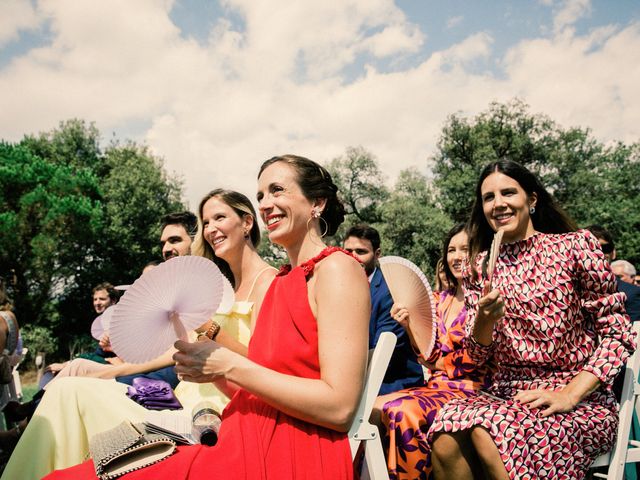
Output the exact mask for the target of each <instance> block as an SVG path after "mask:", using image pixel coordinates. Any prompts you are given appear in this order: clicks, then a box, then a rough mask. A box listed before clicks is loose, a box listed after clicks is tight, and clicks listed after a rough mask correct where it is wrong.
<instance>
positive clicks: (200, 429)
mask: <svg viewBox="0 0 640 480" xmlns="http://www.w3.org/2000/svg"><path fill="white" fill-rule="evenodd" d="M191 418H192V423H193V427H192V434H193V437H194V438H195V439H196V441H197V442H200V443H201V444H203V445H208V446H210V447H211V446H213V445H215V444H216V442H217V441H218V430H220V422H221V421H222V420H221V419H220V414H219V413H218V412H217V411H216V409H215V406H214V405H213V403H211V402H207V401H203V402H200V403H198V404H197V405H196V406H195V407H193V410H192V411H191Z"/></svg>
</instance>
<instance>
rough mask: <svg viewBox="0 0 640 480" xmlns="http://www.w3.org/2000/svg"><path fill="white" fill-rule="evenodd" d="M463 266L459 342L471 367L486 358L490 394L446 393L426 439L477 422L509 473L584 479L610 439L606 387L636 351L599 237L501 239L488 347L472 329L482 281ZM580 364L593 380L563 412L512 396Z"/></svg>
mask: <svg viewBox="0 0 640 480" xmlns="http://www.w3.org/2000/svg"><path fill="white" fill-rule="evenodd" d="M483 257H484V255H483V256H481V258H478V264H477V265H476V268H478V269H479V266H480V264H481V262H482V260H483ZM467 266H468V265H467ZM478 271H480V270H478ZM468 273H469V272H468V268H467V272H466V275H465V282H464V287H465V297H466V298H465V303H466V304H467V309H468V312H469V313H468V315H469V319H468V322H467V336H466V338H465V345H466V346H467V351H468V353H469V355H470V356H471V357H472V358H473V360H474V361H475V362H476V363H477V364H478V365H483V364H485V363H486V362H487V361H489V360H492V361H493V363H494V365H495V370H494V372H493V378H492V383H491V386H490V388H489V392H490V393H491V394H493V396H495V397H497V398H491V397H490V396H487V395H482V394H480V395H478V396H476V397H473V398H467V399H460V400H453V401H451V402H450V403H448V404H447V405H445V406H444V407H443V408H442V410H440V413H439V415H438V417H437V418H436V420H435V422H434V424H433V426H432V428H431V431H430V438H431V439H432V438H433V435H434V434H435V433H437V432H458V431H462V430H467V429H470V428H472V427H476V426H480V427H483V428H485V429H486V430H487V431H488V432H489V433H490V435H491V436H492V438H493V441H494V442H495V444H496V446H497V447H498V451H499V453H500V456H501V458H502V461H503V463H504V465H505V467H506V470H507V472H508V474H509V478H511V479H525V478H554V479H580V478H584V476H585V475H586V473H587V470H588V468H589V466H590V464H591V463H592V462H593V460H594V458H595V457H597V456H598V455H600V454H601V453H605V452H607V451H608V450H610V449H611V447H612V445H613V442H614V440H615V435H616V429H617V426H618V405H617V403H616V400H615V398H614V395H613V393H612V391H611V385H612V382H613V379H614V378H615V376H616V375H617V374H618V372H619V371H620V369H621V367H622V366H623V365H624V363H625V361H626V359H627V358H628V356H629V355H630V353H632V352H633V350H634V349H635V339H634V338H633V334H632V333H631V330H630V328H631V324H630V320H629V317H628V316H627V315H626V313H625V310H624V300H625V296H624V294H622V293H617V288H616V281H615V277H614V275H613V274H612V272H611V269H610V267H609V264H608V262H607V261H606V259H605V257H604V256H603V254H602V252H601V250H600V246H599V244H598V241H597V240H596V238H595V237H594V236H593V235H592V234H591V233H590V232H588V231H583V230H580V231H577V232H570V233H563V234H544V233H536V234H535V235H533V236H532V237H529V238H526V239H524V240H520V241H517V242H514V243H510V244H506V245H502V246H501V247H500V252H499V256H498V260H497V263H496V267H495V270H494V277H493V288H497V289H499V290H500V293H501V295H502V298H503V299H504V303H505V308H504V311H505V315H504V317H502V318H501V319H500V320H498V321H497V322H496V325H495V327H494V331H493V342H492V343H491V344H490V345H488V346H483V345H480V344H478V343H477V342H475V341H474V339H473V336H471V335H470V332H472V331H473V325H474V322H475V313H476V311H477V304H478V299H479V298H480V292H481V285H482V283H483V282H482V281H478V282H473V281H472V279H471V276H470V275H468ZM581 371H586V372H590V373H592V374H593V375H595V376H596V377H597V378H598V379H599V380H600V382H601V385H600V387H599V388H598V389H597V390H596V391H595V392H593V393H592V394H591V395H589V396H588V397H586V398H585V399H584V400H582V401H581V402H580V403H579V404H578V405H577V407H576V408H575V409H574V410H573V411H571V412H567V413H556V414H552V415H550V416H548V417H545V418H541V417H539V416H538V413H539V411H540V409H537V408H529V407H528V406H526V405H522V404H520V403H518V402H516V401H514V400H513V397H514V395H516V394H517V393H518V391H519V390H529V389H537V388H543V389H549V390H555V391H557V390H562V389H563V387H564V386H565V385H567V384H568V383H569V382H570V381H571V380H572V379H573V378H574V377H575V376H576V375H577V374H578V373H579V372H581Z"/></svg>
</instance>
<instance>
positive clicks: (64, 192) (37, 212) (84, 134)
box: [0, 120, 184, 356]
mask: <svg viewBox="0 0 640 480" xmlns="http://www.w3.org/2000/svg"><path fill="white" fill-rule="evenodd" d="M99 140H100V138H99V133H98V131H97V129H96V128H95V126H94V125H92V124H89V125H88V124H86V123H85V122H83V121H80V120H70V121H68V122H63V123H61V124H60V126H59V127H58V128H57V129H54V130H52V131H50V132H46V133H42V134H40V135H38V136H26V137H25V138H24V139H23V140H22V141H21V142H20V143H19V144H17V145H12V144H8V143H3V144H0V187H2V189H1V190H2V193H0V207H2V208H1V209H0V228H1V231H0V249H1V250H2V251H1V252H0V275H5V276H7V277H9V279H10V280H12V290H13V296H14V300H15V303H16V312H17V315H18V317H19V321H20V322H21V323H22V324H23V325H24V324H30V325H33V326H35V325H39V326H43V327H47V328H49V329H50V330H51V331H52V332H53V335H54V336H55V337H56V338H57V339H58V341H59V345H58V349H59V354H60V355H63V356H64V355H65V352H64V351H63V346H64V345H67V346H68V345H74V344H75V343H77V342H75V340H74V339H75V338H77V337H78V336H79V335H82V334H86V333H87V330H88V328H89V322H90V320H91V319H92V318H93V316H94V315H93V313H92V311H91V302H90V294H91V288H92V286H93V285H95V284H97V283H100V282H103V281H110V282H112V283H114V284H118V283H130V282H132V281H133V280H134V279H135V278H136V277H138V276H139V274H140V271H141V269H142V267H143V266H144V265H145V264H146V263H147V262H148V261H149V260H151V259H153V258H158V257H159V247H158V238H159V219H160V217H161V216H162V215H164V214H166V213H168V212H170V211H176V210H183V209H184V205H183V203H182V201H181V182H180V181H179V180H178V179H176V178H174V177H171V176H169V175H167V174H166V172H165V171H164V169H163V166H162V161H161V159H159V158H157V157H154V156H153V155H152V154H151V153H150V152H149V151H148V149H147V148H146V147H143V146H139V145H136V144H135V143H132V142H126V143H123V144H120V143H118V142H113V143H112V144H111V145H109V146H108V147H107V148H106V149H105V150H104V151H103V150H102V149H101V147H100V141H99ZM74 342H75V343H74Z"/></svg>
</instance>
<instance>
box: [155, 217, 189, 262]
mask: <svg viewBox="0 0 640 480" xmlns="http://www.w3.org/2000/svg"><path fill="white" fill-rule="evenodd" d="M160 247H161V248H162V258H164V259H165V260H169V259H170V258H173V257H181V256H182V255H189V252H190V249H191V237H190V236H189V234H188V233H187V231H186V230H185V229H184V227H183V226H182V225H180V224H169V225H167V226H166V227H164V228H163V229H162V234H161V235H160Z"/></svg>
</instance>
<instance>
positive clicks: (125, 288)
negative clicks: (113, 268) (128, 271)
mask: <svg viewBox="0 0 640 480" xmlns="http://www.w3.org/2000/svg"><path fill="white" fill-rule="evenodd" d="M130 286H131V285H116V286H115V287H113V288H115V289H116V290H120V291H122V292H124V291H126V290H127V289H128V288H129V287H130Z"/></svg>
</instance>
